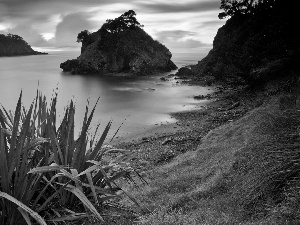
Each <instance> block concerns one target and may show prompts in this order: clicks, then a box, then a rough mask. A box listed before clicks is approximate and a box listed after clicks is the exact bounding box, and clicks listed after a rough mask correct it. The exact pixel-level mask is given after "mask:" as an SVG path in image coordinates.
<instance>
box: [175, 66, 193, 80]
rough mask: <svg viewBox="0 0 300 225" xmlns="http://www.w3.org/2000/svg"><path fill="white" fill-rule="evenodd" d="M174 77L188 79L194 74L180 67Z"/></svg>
mask: <svg viewBox="0 0 300 225" xmlns="http://www.w3.org/2000/svg"><path fill="white" fill-rule="evenodd" d="M175 75H176V76H178V77H180V78H182V77H190V76H193V75H194V74H193V72H192V71H191V70H190V69H189V68H187V67H181V68H180V69H179V70H178V72H177V73H176V74H175ZM185 79H186V78H185Z"/></svg>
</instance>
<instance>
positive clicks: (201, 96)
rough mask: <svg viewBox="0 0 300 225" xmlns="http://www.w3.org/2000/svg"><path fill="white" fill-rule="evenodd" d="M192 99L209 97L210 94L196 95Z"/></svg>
mask: <svg viewBox="0 0 300 225" xmlns="http://www.w3.org/2000/svg"><path fill="white" fill-rule="evenodd" d="M194 99H196V100H204V99H211V95H210V94H207V95H196V96H194Z"/></svg>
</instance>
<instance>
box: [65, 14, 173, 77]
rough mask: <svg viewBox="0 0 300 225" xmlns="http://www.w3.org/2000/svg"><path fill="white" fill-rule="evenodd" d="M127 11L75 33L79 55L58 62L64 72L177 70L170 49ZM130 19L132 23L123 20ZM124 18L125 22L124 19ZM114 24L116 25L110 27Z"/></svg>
mask: <svg viewBox="0 0 300 225" xmlns="http://www.w3.org/2000/svg"><path fill="white" fill-rule="evenodd" d="M134 16H135V13H134V12H133V11H132V10H130V11H128V12H127V13H124V14H123V15H121V16H120V17H118V18H116V19H115V20H108V21H107V22H106V23H104V24H103V26H102V27H101V28H100V29H99V30H98V31H97V32H94V33H92V34H90V33H88V31H83V32H81V33H80V34H79V35H78V39H80V41H82V48H81V55H80V56H79V57H78V58H77V59H76V60H77V61H73V60H72V61H67V62H64V63H62V64H61V65H60V68H62V69H63V71H64V72H70V73H75V74H85V73H127V74H131V75H146V74H155V73H161V72H168V71H171V70H174V69H177V67H176V65H175V64H174V63H173V62H172V61H171V57H172V54H171V52H170V51H169V50H168V49H167V48H166V47H165V46H164V45H163V44H161V43H159V42H158V41H155V40H153V39H152V37H150V36H149V35H148V34H147V33H146V32H145V31H144V30H143V29H142V28H141V27H142V26H141V25H140V24H139V23H138V22H137V21H136V19H135V17H134ZM130 19H131V20H132V23H131V22H130V23H126V21H129V20H130ZM124 21H125V22H124ZM114 24H115V25H118V26H114Z"/></svg>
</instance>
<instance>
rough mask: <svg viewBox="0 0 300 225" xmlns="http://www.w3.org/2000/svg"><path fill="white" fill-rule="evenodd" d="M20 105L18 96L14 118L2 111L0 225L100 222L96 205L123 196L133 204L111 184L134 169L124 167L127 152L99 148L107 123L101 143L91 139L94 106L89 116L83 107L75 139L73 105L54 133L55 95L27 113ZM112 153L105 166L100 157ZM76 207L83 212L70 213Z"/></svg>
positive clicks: (39, 100) (40, 100)
mask: <svg viewBox="0 0 300 225" xmlns="http://www.w3.org/2000/svg"><path fill="white" fill-rule="evenodd" d="M21 102H22V92H21V94H20V97H19V100H18V103H17V107H16V110H15V112H14V114H13V113H12V112H11V111H7V110H5V108H4V107H2V109H0V223H1V224H10V225H15V224H24V223H27V224H31V223H32V218H33V219H35V221H36V222H38V223H39V224H46V221H49V222H50V221H52V222H55V221H65V220H75V219H78V218H84V217H93V218H95V219H97V220H99V221H104V220H103V218H102V216H101V213H100V212H98V210H97V209H96V208H97V207H96V206H97V205H99V204H101V203H102V202H104V201H107V200H110V199H111V198H115V197H119V196H120V195H121V194H123V193H125V194H126V195H127V196H129V198H130V199H131V200H132V201H134V202H135V200H134V198H133V197H132V196H131V195H130V194H129V193H126V192H125V191H123V190H122V189H121V188H120V187H118V186H117V185H116V183H115V181H116V180H118V179H120V178H123V177H128V175H129V174H130V172H132V171H133V169H132V168H131V167H130V165H129V164H128V163H124V162H125V161H126V159H127V158H128V156H127V155H128V154H127V151H124V150H119V149H109V148H105V147H104V146H103V144H104V141H105V139H106V136H107V134H108V132H109V130H110V126H111V121H110V122H109V123H108V124H107V126H106V127H105V129H104V131H103V133H102V135H101V136H100V138H99V140H97V141H96V138H95V137H96V133H95V135H94V136H93V137H92V138H89V134H88V130H89V128H90V125H91V121H92V118H93V115H94V112H95V107H96V105H95V107H94V108H93V109H92V111H91V113H90V114H89V113H88V107H86V112H85V116H84V119H83V124H82V128H81V132H80V135H79V137H78V138H75V135H74V126H75V125H74V115H75V106H74V103H73V101H71V102H70V104H69V106H68V107H67V109H66V110H65V113H64V117H63V119H62V121H61V123H60V125H59V126H58V128H57V129H56V124H57V121H56V102H57V94H55V95H54V96H53V98H52V100H51V103H50V107H49V108H48V106H47V101H46V98H45V97H44V96H42V95H41V94H40V93H39V92H37V97H36V99H35V101H34V102H33V103H32V104H31V106H30V108H29V110H28V111H27V110H26V109H25V108H24V107H22V104H21ZM96 132H97V130H96ZM110 152H114V153H118V157H115V158H114V159H112V160H110V161H108V162H104V160H103V156H104V155H105V154H107V153H110ZM78 203H80V204H81V205H82V206H83V207H82V208H85V213H76V212H74V211H73V210H71V209H69V208H70V207H74V204H77V205H78ZM80 204H79V205H80ZM47 223H48V222H47Z"/></svg>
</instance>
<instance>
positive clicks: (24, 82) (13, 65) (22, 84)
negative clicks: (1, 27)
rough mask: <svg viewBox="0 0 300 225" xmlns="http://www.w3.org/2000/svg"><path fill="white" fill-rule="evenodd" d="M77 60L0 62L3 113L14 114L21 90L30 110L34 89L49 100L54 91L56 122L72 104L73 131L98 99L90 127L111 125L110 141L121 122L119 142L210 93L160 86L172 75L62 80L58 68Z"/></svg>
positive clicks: (55, 55)
mask: <svg viewBox="0 0 300 225" xmlns="http://www.w3.org/2000/svg"><path fill="white" fill-rule="evenodd" d="M78 55H79V53H78V52H51V53H50V54H49V55H41V56H24V57H2V58H0V103H1V104H2V105H3V106H4V107H5V108H6V109H9V110H14V109H15V107H16V103H17V100H18V97H19V94H20V91H21V90H23V104H24V106H25V107H26V108H29V106H30V104H31V102H32V101H33V100H34V98H35V95H36V90H37V89H39V90H41V91H42V92H43V94H44V95H46V96H47V98H48V100H50V98H51V96H52V94H53V90H54V89H56V88H57V87H58V114H59V115H60V118H61V117H62V112H63V109H64V107H65V106H66V105H67V104H68V103H69V102H70V100H71V99H73V100H74V101H75V103H76V129H77V131H78V128H79V127H80V126H81V123H82V120H83V115H84V111H85V105H86V104H87V100H89V102H90V108H92V107H93V106H94V104H95V102H96V100H97V98H98V97H99V96H100V101H99V104H98V106H97V108H96V113H95V116H94V119H93V121H94V123H93V126H94V127H95V126H96V124H97V123H98V122H101V124H102V127H104V125H105V124H107V122H108V121H109V120H111V119H112V120H113V127H112V129H111V134H110V136H111V135H113V133H114V132H115V131H116V129H117V128H118V127H119V126H120V125H121V123H122V122H124V120H125V118H126V121H125V122H124V125H123V126H122V128H121V129H120V131H119V133H118V135H119V136H122V135H123V136H124V135H126V134H127V133H132V132H138V131H139V130H141V129H144V128H147V127H149V126H152V125H155V124H160V123H167V122H174V120H173V119H172V118H171V117H170V116H169V113H170V112H177V111H181V110H186V109H191V108H195V104H199V101H196V100H194V99H193V96H194V95H199V94H207V93H210V92H211V90H208V89H207V88H206V87H193V86H187V85H178V84H176V81H175V80H172V81H168V82H163V81H161V80H160V77H161V76H163V75H168V74H170V73H175V72H176V71H172V72H170V73H165V74H159V75H156V76H145V77H134V78H133V77H131V78H124V77H99V76H79V75H75V76H74V75H67V74H63V73H62V72H61V69H60V68H59V64H60V63H61V62H64V61H65V60H67V59H71V58H76V57H77V56H78ZM173 60H174V62H175V64H176V65H177V66H181V65H185V64H192V63H196V62H197V61H198V60H199V58H198V56H197V55H187V54H176V55H174V57H173ZM200 103H201V102H200ZM202 103H203V104H204V103H205V102H202ZM198 107H199V106H198Z"/></svg>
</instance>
